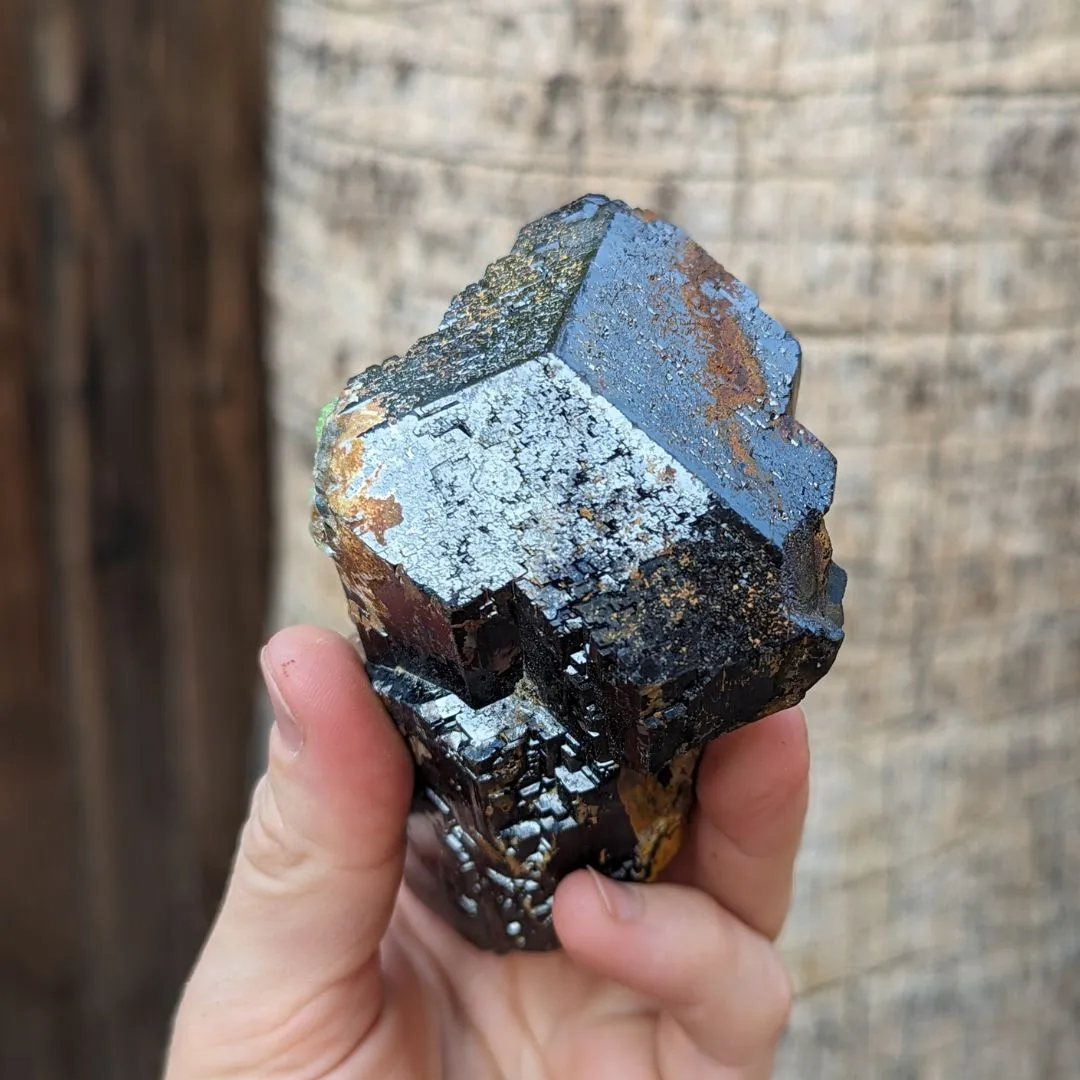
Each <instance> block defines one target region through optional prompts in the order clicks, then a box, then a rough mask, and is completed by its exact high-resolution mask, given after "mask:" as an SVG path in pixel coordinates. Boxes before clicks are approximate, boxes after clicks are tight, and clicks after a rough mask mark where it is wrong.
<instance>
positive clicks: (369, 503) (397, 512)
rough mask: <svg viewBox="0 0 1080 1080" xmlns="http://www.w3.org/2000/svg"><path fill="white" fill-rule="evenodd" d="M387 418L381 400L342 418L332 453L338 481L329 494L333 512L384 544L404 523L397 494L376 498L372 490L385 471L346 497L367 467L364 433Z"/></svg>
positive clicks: (374, 400)
mask: <svg viewBox="0 0 1080 1080" xmlns="http://www.w3.org/2000/svg"><path fill="white" fill-rule="evenodd" d="M385 419H386V409H385V407H384V406H383V405H382V403H381V402H380V400H379V399H378V398H372V399H371V401H368V402H365V403H364V404H363V405H361V406H360V407H359V408H357V409H354V410H352V412H349V413H346V414H345V416H344V417H341V418H339V431H338V435H337V438H336V439H335V441H334V445H333V448H332V449H331V451H330V474H331V476H332V477H333V478H334V480H333V486H332V488H331V491H330V493H329V496H330V498H329V501H330V504H331V509H332V510H333V512H334V513H335V514H336V515H337V516H338V517H340V518H343V519H345V520H347V521H352V522H354V523H355V524H356V525H357V526H358V527H359V528H360V530H361V531H363V532H369V533H371V534H372V536H374V537H375V539H376V540H377V541H378V542H379V543H380V544H382V545H384V546H385V544H386V533H387V531H388V530H389V529H392V528H393V527H394V526H395V525H400V524H401V521H402V514H401V504H400V503H399V502H398V501H397V499H395V498H394V496H393V495H385V496H382V497H376V496H373V495H372V494H371V488H372V486H373V485H374V484H375V481H376V480H378V478H379V474H380V472H381V471H382V466H381V465H379V466H378V467H377V468H376V469H375V472H374V473H373V474H372V475H371V476H369V477H367V479H365V480H364V482H363V483H362V484H361V485H360V490H359V491H358V492H357V493H356V494H355V495H346V494H345V492H346V490H347V489H348V486H349V483H350V481H351V480H352V479H353V477H355V476H357V475H359V474H360V473H361V472H362V470H363V468H364V434H365V433H366V432H368V431H370V430H371V429H372V428H373V427H375V426H377V425H378V424H380V423H382V421H383V420H385Z"/></svg>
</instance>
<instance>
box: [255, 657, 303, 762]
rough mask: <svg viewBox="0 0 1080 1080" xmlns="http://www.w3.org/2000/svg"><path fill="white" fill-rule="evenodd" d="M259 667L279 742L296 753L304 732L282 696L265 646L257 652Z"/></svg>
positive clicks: (300, 745) (299, 748) (300, 746)
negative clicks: (279, 738) (272, 712)
mask: <svg viewBox="0 0 1080 1080" xmlns="http://www.w3.org/2000/svg"><path fill="white" fill-rule="evenodd" d="M259 667H261V668H262V673H263V679H264V680H265V681H266V692H267V694H268V695H269V697H270V704H271V706H272V707H273V709H274V724H275V725H276V726H277V729H278V735H280V736H281V744H282V746H284V747H285V749H286V750H287V751H288V752H289V753H290V754H293V755H295V754H298V753H300V750H301V748H302V747H303V745H304V733H303V731H301V729H300V725H299V724H298V723H297V722H296V717H295V716H294V715H293V711H292V709H290V708H289V706H288V704H287V703H286V701H285V698H284V697H283V696H282V693H281V689H280V688H279V686H278V683H277V676H275V674H274V670H273V668H272V667H271V666H270V660H269V658H268V657H267V655H266V649H265V647H264V648H263V650H262V652H261V653H259Z"/></svg>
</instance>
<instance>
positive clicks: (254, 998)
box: [171, 627, 412, 1065]
mask: <svg viewBox="0 0 1080 1080" xmlns="http://www.w3.org/2000/svg"><path fill="white" fill-rule="evenodd" d="M261 664H262V669H263V675H264V677H265V679H266V684H267V689H268V691H269V694H270V699H271V702H272V704H273V707H274V715H275V724H274V729H273V731H272V732H271V736H270V755H269V767H268V770H267V774H266V776H264V777H263V778H262V780H261V781H260V782H259V784H258V786H257V787H256V789H255V794H254V797H253V799H252V805H251V813H250V816H249V818H248V820H247V822H246V824H245V826H244V829H243V832H242V834H241V838H240V845H239V849H238V852H237V856H236V860H235V864H234V867H233V873H232V878H231V880H230V883H229V887H228V890H227V892H226V896H225V900H224V902H223V904H222V907H221V911H220V912H219V914H218V918H217V921H216V923H215V925H214V928H213V930H212V931H211V934H210V937H209V939H208V940H207V943H206V946H205V948H204V951H203V955H202V956H201V957H200V959H199V962H198V964H197V965H196V968H195V971H194V973H193V975H192V978H191V981H190V983H189V984H188V987H187V990H186V991H185V994H184V1000H183V1001H182V1002H181V1005H180V1009H179V1011H178V1013H177V1018H176V1023H175V1026H174V1040H173V1051H172V1054H171V1057H172V1059H173V1060H175V1058H176V1056H177V1055H178V1054H183V1053H184V1051H183V1050H182V1048H181V1046H180V1045H178V1044H181V1043H189V1042H190V1043H194V1044H196V1045H195V1046H193V1047H191V1048H190V1049H192V1050H193V1051H194V1052H196V1053H198V1054H200V1056H201V1057H202V1056H205V1054H206V1052H207V1050H208V1049H209V1047H211V1046H222V1047H223V1048H224V1047H228V1048H229V1053H231V1054H239V1056H240V1057H241V1058H246V1057H247V1055H248V1052H249V1051H250V1053H251V1054H252V1055H253V1057H254V1058H257V1059H261V1060H264V1061H266V1060H271V1059H272V1060H274V1061H275V1062H276V1063H277V1064H278V1065H282V1064H284V1063H285V1062H284V1061H283V1060H282V1058H283V1057H289V1056H291V1055H292V1054H293V1053H295V1054H297V1055H301V1056H302V1057H303V1058H304V1060H305V1061H307V1062H308V1063H309V1064H310V1063H311V1061H312V1058H313V1057H317V1056H319V1055H320V1053H321V1052H322V1051H325V1052H326V1053H327V1054H329V1055H331V1056H332V1055H333V1054H334V1053H339V1052H340V1047H339V1046H337V1045H334V1044H338V1043H339V1042H340V1041H341V1040H346V1041H347V1042H348V1044H350V1045H353V1046H355V1045H356V1042H357V1041H358V1039H361V1038H363V1036H364V1034H365V1032H366V1031H367V1030H368V1029H369V1028H370V1026H371V1025H372V1024H373V1023H374V1022H375V1020H376V1018H377V1017H378V1014H379V1010H380V1008H381V1005H382V985H381V978H380V972H379V963H378V955H379V954H378V949H379V942H380V940H381V939H382V937H383V934H384V933H385V931H386V928H387V925H388V923H389V920H390V915H391V912H392V909H393V906H394V900H395V897H396V894H397V890H398V887H399V884H400V881H401V872H402V863H403V860H404V851H405V821H406V816H407V813H408V807H409V801H410V797H411V794H412V764H411V762H410V759H409V756H408V752H407V751H406V749H405V746H404V744H403V742H402V740H401V738H400V736H399V735H398V734H397V732H396V730H395V729H394V727H393V725H392V723H391V721H390V720H389V718H388V717H387V715H386V713H385V712H384V710H383V708H382V705H381V703H380V702H379V699H378V697H377V696H376V694H375V692H374V691H373V690H372V689H371V685H370V683H369V682H368V679H367V676H366V674H365V672H364V669H363V665H362V664H361V662H360V659H359V657H358V656H357V655H356V652H355V650H354V649H353V648H352V646H351V645H350V644H349V643H348V642H347V641H345V639H344V638H342V637H340V636H338V635H337V634H333V633H331V632H330V631H326V630H319V629H316V628H314V627H293V628H290V629H288V630H283V631H282V632H281V633H279V634H277V635H276V636H275V637H274V638H273V639H272V640H271V641H270V642H269V644H268V645H267V646H266V648H265V649H264V650H263V654H262V657H261ZM313 1038H314V1040H315V1041H317V1042H318V1043H320V1044H326V1045H319V1046H313V1045H311V1043H312V1040H313ZM233 1064H235V1062H234V1063H233Z"/></svg>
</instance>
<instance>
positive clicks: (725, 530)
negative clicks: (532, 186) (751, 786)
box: [314, 196, 844, 922]
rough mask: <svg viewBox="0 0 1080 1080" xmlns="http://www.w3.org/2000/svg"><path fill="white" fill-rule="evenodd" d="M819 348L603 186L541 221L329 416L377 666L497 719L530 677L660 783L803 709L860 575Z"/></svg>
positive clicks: (319, 493)
mask: <svg viewBox="0 0 1080 1080" xmlns="http://www.w3.org/2000/svg"><path fill="white" fill-rule="evenodd" d="M799 364H800V351H799V347H798V344H797V343H796V342H795V340H794V339H793V338H792V337H791V336H790V335H789V334H788V333H787V332H786V331H785V330H784V329H783V328H782V327H781V326H780V325H779V324H778V323H776V322H775V321H774V320H773V319H771V318H770V317H769V316H768V315H766V314H764V313H763V312H762V311H761V310H760V308H759V307H758V304H757V298H756V296H755V295H754V294H753V292H752V291H751V290H750V289H748V288H747V287H746V286H745V285H743V284H741V283H740V282H738V281H736V280H735V279H734V278H732V277H731V276H730V275H729V274H727V273H726V271H724V270H723V269H722V268H721V267H720V266H719V265H718V264H717V263H715V262H714V261H713V260H712V259H711V258H710V257H709V256H708V255H707V254H706V253H705V252H704V251H703V250H702V249H701V248H700V247H699V246H698V245H697V244H695V243H694V242H693V241H691V240H690V239H689V238H688V237H687V236H686V234H685V233H683V232H682V231H681V230H679V229H677V228H676V227H674V226H672V225H669V224H667V223H666V222H663V221H659V220H656V219H655V218H654V217H653V216H652V215H649V214H647V213H643V212H641V211H634V210H631V209H629V208H628V207H627V206H625V205H624V204H622V203H619V202H612V201H609V200H607V199H605V198H603V197H600V196H588V197H586V198H584V199H581V200H579V201H578V202H576V203H573V204H571V205H570V206H568V207H565V208H564V209H562V210H560V211H557V212H555V213H553V214H550V215H548V216H547V217H545V218H542V219H541V220H539V221H537V222H534V223H533V224H531V225H529V226H526V227H525V228H524V229H523V230H522V232H521V234H520V236H519V238H518V241H517V243H516V244H515V246H514V248H513V251H512V252H511V254H510V255H509V256H507V257H506V258H504V259H501V260H499V261H498V262H496V263H495V264H493V265H492V266H491V267H489V269H488V271H487V273H486V274H485V276H484V278H483V279H482V280H481V281H480V282H478V283H476V284H475V285H471V286H469V287H468V288H466V289H465V290H464V292H462V293H461V294H460V295H459V296H458V297H456V298H455V300H454V301H453V302H452V303H451V305H450V308H449V310H448V311H447V314H446V316H445V317H444V319H443V322H442V323H441V325H440V326H439V328H438V330H437V331H436V332H435V333H434V334H432V335H431V336H429V337H427V338H424V339H422V340H421V341H419V342H418V343H417V344H416V345H415V346H414V347H413V348H412V349H411V350H409V352H408V353H407V354H406V355H405V356H404V357H391V358H390V359H389V360H387V361H385V362H384V363H383V364H381V365H379V366H377V367H373V368H369V369H367V370H366V371H364V372H362V373H361V374H359V375H357V376H355V377H354V378H353V379H351V380H350V381H349V383H348V385H347V386H346V388H345V390H344V392H343V393H342V395H341V397H340V398H339V399H338V401H337V402H336V403H335V405H334V407H333V409H332V410H331V411H330V413H329V415H328V417H327V419H326V421H325V424H324V426H323V430H322V435H321V439H320V444H319V450H318V455H317V461H316V472H315V515H314V531H315V534H316V537H317V538H318V539H319V541H320V543H321V544H322V545H323V546H324V548H325V549H326V550H327V551H328V552H329V553H330V554H331V555H332V556H333V557H334V559H335V561H336V563H337V565H338V569H339V571H340V573H341V577H342V581H343V583H344V586H345V590H346V593H347V595H348V598H349V602H350V611H351V614H352V616H353V619H354V621H355V623H356V625H357V628H358V630H359V632H360V636H361V639H362V641H363V644H364V646H365V649H366V650H367V654H368V657H369V659H370V661H371V662H372V663H373V664H374V665H378V666H379V667H380V668H383V669H387V670H389V669H394V668H400V669H404V670H406V671H408V672H411V673H413V675H414V676H416V677H418V678H419V679H420V680H422V681H423V682H424V684H425V685H430V686H434V687H441V688H443V691H445V692H447V693H449V694H450V695H452V696H453V697H454V699H455V700H457V701H458V702H459V704H460V705H461V706H462V707H465V708H469V709H472V710H476V711H478V712H479V713H484V712H485V710H486V708H489V707H490V706H491V704H492V703H493V702H499V701H501V700H505V699H508V698H510V696H511V695H514V694H515V691H516V688H517V687H518V684H519V680H521V679H522V678H523V676H524V677H525V678H526V679H527V684H528V686H530V687H532V688H533V690H531V691H530V694H533V693H534V694H535V695H536V696H537V698H538V702H537V704H538V705H539V704H542V706H543V708H544V710H545V715H550V717H551V718H553V722H554V723H555V724H557V725H558V726H559V727H560V728H561V729H562V730H563V731H565V732H566V733H567V735H568V736H569V737H570V738H572V739H573V740H575V741H576V743H577V744H579V745H580V746H583V747H587V748H588V753H589V754H590V755H591V756H592V759H593V760H594V761H597V762H600V761H604V762H611V763H613V764H614V767H616V768H619V767H626V768H629V769H632V770H635V773H636V774H640V775H642V776H646V777H647V776H650V775H652V776H657V775H660V774H661V773H664V770H667V769H669V768H670V764H671V762H672V761H673V760H684V759H685V756H686V755H687V754H692V753H693V752H695V751H696V750H697V749H698V748H699V747H700V746H701V745H702V744H703V743H704V742H705V741H707V740H708V739H711V738H713V737H714V736H715V735H717V734H719V733H721V732H723V731H726V730H730V729H732V728H734V727H737V726H739V725H741V724H744V723H748V722H750V721H753V720H755V719H758V718H759V717H761V716H763V715H765V714H767V713H769V712H772V711H775V710H776V709H778V708H781V707H784V706H786V705H789V704H793V703H794V702H796V701H798V700H799V699H800V698H801V697H802V696H803V694H804V693H805V692H806V690H807V689H808V688H809V687H810V686H811V685H812V684H813V683H814V682H815V681H817V679H819V678H820V677H821V676H822V675H823V674H824V673H825V671H826V670H827V669H828V668H829V666H830V665H831V663H832V661H833V659H834V657H835V655H836V651H837V649H838V647H839V644H840V641H841V639H842V630H841V608H840V600H841V597H842V593H843V588H844V575H843V572H842V571H840V570H839V569H838V568H837V567H836V566H835V565H834V564H833V563H832V561H831V546H830V544H829V538H828V534H827V533H826V531H825V527H824V523H823V515H824V513H825V511H826V510H827V509H828V507H829V504H830V502H831V499H832V491H833V480H834V476H835V461H834V459H833V458H832V455H830V454H829V452H828V451H827V450H826V449H825V448H824V447H823V446H822V445H821V444H820V443H819V442H818V441H817V440H816V439H815V438H814V436H813V435H811V434H810V433H809V432H808V431H806V430H805V429H804V428H803V427H802V426H801V425H800V424H799V423H798V422H797V421H796V420H795V419H794V415H793V414H794V406H795V396H796V390H797V385H798V375H799ZM384 681H385V680H384ZM395 685H397V688H398V690H401V688H402V686H403V685H404V684H393V683H392V682H387V683H385V686H386V689H385V690H384V696H385V697H386V698H387V699H388V700H391V699H393V700H397V701H398V704H399V705H400V706H401V708H404V709H406V710H409V709H412V706H411V705H410V704H409V700H410V699H409V695H408V694H406V695H405V696H404V697H402V698H400V699H396V698H395V690H394V686H395ZM402 693H404V691H403V690H402ZM512 700H519V703H520V702H524V701H525V699H524V698H522V697H521V695H520V694H518V697H517V699H512ZM515 707H516V706H515ZM522 707H524V705H522ZM529 707H530V708H531V707H532V706H529ZM414 714H415V715H416V716H419V714H418V713H415V710H413V712H410V713H409V715H410V716H412V715H414ZM396 715H397V716H398V720H399V723H401V724H402V726H403V727H404V728H409V727H410V725H411V727H412V730H413V735H414V737H417V738H420V741H421V743H423V742H424V739H423V738H422V737H421V736H418V735H417V734H416V733H417V732H423V731H425V730H427V731H428V733H429V737H428V739H427V743H428V744H429V745H428V749H429V750H430V749H432V748H433V747H435V745H436V744H437V743H438V742H439V740H440V739H441V738H444V737H446V736H444V735H440V734H439V731H441V730H442V729H438V730H436V729H435V728H430V727H425V726H424V723H422V722H420V721H417V722H416V723H412V722H411V721H410V723H409V724H407V723H405V720H404V714H403V713H401V709H400V708H399V709H398V712H397V714H396ZM454 738H455V739H457V740H458V741H460V740H461V739H462V738H465V739H466V740H467V739H468V738H469V736H468V735H467V733H466V734H465V735H462V734H461V733H457V734H455V735H454ZM489 745H493V744H490V740H489ZM415 749H416V744H414V750H415ZM508 752H509V751H508ZM417 753H418V759H419V758H420V757H422V755H421V754H420V753H419V751H417ZM435 756H436V757H439V755H438V754H436V755H435ZM511 771H512V770H511ZM664 776H665V782H666V780H667V779H670V777H669V776H668V775H667V774H666V773H664ZM598 782H600V781H599V780H598ZM479 783H480V781H479V779H478V778H474V787H475V786H476V784H479ZM601 786H602V785H601ZM437 787H438V785H437V784H433V785H429V788H430V791H431V793H432V795H433V797H435V798H440V797H443V796H440V795H439V792H438V791H437ZM673 797H674V796H673ZM444 801H445V803H446V805H448V806H450V810H449V811H448V813H450V814H451V817H453V818H454V822H453V824H454V825H455V827H457V826H460V827H462V828H464V829H465V831H466V832H467V833H468V832H469V828H470V826H465V825H463V824H462V821H461V813H458V812H457V811H456V810H455V809H454V805H455V804H454V803H453V800H449V799H444ZM521 812H522V814H526V811H525V808H524V807H522V808H521ZM626 813H629V811H628V810H627V811H626ZM455 815H456V816H455ZM526 816H527V814H526ZM587 816H588V815H586V817H587ZM631 816H634V815H631ZM639 819H640V814H636V816H635V820H636V821H638V824H639V825H640V820H639ZM447 820H448V821H449V820H450V819H449V818H448V819H447ZM471 828H472V830H473V833H474V834H475V835H476V836H478V837H479V836H481V832H478V831H477V830H482V828H483V825H482V822H481V823H477V824H474V825H473V826H471ZM446 835H447V836H449V833H447V834H446ZM483 838H484V840H485V843H487V844H489V845H491V844H494V845H495V849H496V850H499V848H498V844H499V843H500V842H501V841H498V837H496V836H495V834H494V833H491V834H490V835H485V836H484V837H483ZM639 841H640V836H639ZM568 842H569V841H568V840H567V839H566V837H565V836H564V839H563V843H564V845H565V844H566V843H568ZM579 846H580V845H579ZM639 846H641V845H640V843H639ZM668 847H670V845H668ZM582 851H584V848H582ZM623 854H624V855H625V856H626V857H627V858H630V856H632V855H633V853H632V852H624V853H623ZM639 854H640V853H639ZM582 857H583V858H584V857H585V856H584V855H583V856H582ZM571 861H573V860H571ZM630 861H631V862H633V859H631V860H630ZM645 861H648V860H645ZM655 861H656V860H655V859H654V860H653V863H654V865H652V869H653V870H655V869H656V866H655ZM612 862H613V863H614V864H619V865H622V864H623V863H626V859H623V860H622V863H620V860H619V858H616V857H614V856H613V858H612ZM641 863H642V860H641V859H640V858H638V863H637V865H638V866H639V868H640V865H641ZM626 865H629V863H626ZM512 921H515V922H516V921H520V920H512Z"/></svg>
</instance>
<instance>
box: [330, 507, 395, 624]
mask: <svg viewBox="0 0 1080 1080" xmlns="http://www.w3.org/2000/svg"><path fill="white" fill-rule="evenodd" d="M336 539H337V546H338V565H339V567H340V569H341V571H342V579H343V584H344V586H345V592H346V595H348V597H349V600H350V614H351V615H352V617H353V619H354V621H355V623H356V625H357V627H363V628H366V629H368V630H376V631H385V629H386V624H387V621H388V620H389V618H390V612H389V610H388V609H387V608H386V605H385V604H383V602H382V601H381V600H380V599H379V592H380V589H381V587H382V585H383V583H384V581H385V578H386V571H385V564H384V563H383V562H382V560H381V559H380V558H379V557H378V556H377V555H376V554H375V553H374V552H373V551H372V550H371V549H370V548H369V547H368V546H367V544H365V543H364V542H363V541H362V540H360V539H359V538H358V537H357V536H356V534H355V533H354V532H353V531H352V529H350V528H349V527H348V526H347V525H345V526H343V527H339V528H338V529H337V530H336ZM354 604H355V610H352V609H353V605H354Z"/></svg>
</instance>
